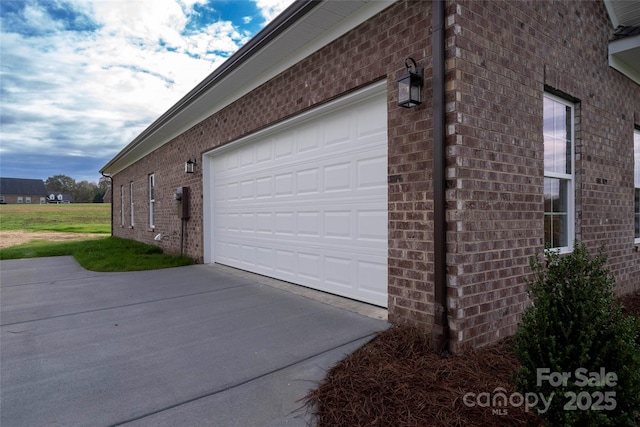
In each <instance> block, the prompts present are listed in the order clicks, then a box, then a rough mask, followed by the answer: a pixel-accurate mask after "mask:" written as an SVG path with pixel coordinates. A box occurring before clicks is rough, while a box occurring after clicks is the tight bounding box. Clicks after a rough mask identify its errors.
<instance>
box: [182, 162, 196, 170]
mask: <svg viewBox="0 0 640 427" xmlns="http://www.w3.org/2000/svg"><path fill="white" fill-rule="evenodd" d="M195 170H196V161H195V160H191V159H189V160H187V161H186V162H185V163H184V171H185V173H193V172H195Z"/></svg>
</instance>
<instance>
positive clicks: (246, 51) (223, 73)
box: [100, 0, 322, 173]
mask: <svg viewBox="0 0 640 427" xmlns="http://www.w3.org/2000/svg"><path fill="white" fill-rule="evenodd" d="M320 3H322V0H296V1H295V2H294V3H293V4H292V5H291V6H289V7H288V8H287V9H285V10H284V11H283V12H282V13H281V14H280V15H278V16H276V17H275V18H274V19H273V21H271V22H270V23H269V24H268V25H267V26H266V27H264V28H263V29H262V30H261V31H260V32H259V33H258V34H257V35H256V36H255V37H253V38H252V39H250V40H249V41H248V42H247V43H246V44H245V45H243V46H242V47H241V48H240V49H238V50H237V51H236V53H234V54H233V55H231V57H229V59H227V60H226V61H225V62H224V63H223V64H222V65H221V66H219V67H218V68H216V69H215V70H214V71H213V72H212V73H211V74H209V76H207V78H205V79H204V80H203V81H202V82H200V83H199V84H198V85H197V86H196V87H195V88H193V89H192V90H191V91H190V92H189V93H187V94H186V95H185V96H184V97H183V98H182V99H180V100H179V101H178V102H177V103H176V104H174V105H173V106H172V107H171V108H170V109H169V110H167V111H166V112H165V113H164V114H163V115H162V116H160V117H159V118H158V119H157V120H156V121H155V122H153V123H152V124H151V125H150V126H149V127H148V128H146V129H145V130H144V131H142V133H141V134H140V135H138V136H137V137H136V138H135V139H134V140H133V141H131V143H129V145H127V146H126V147H125V148H124V149H123V150H122V151H120V152H119V153H118V154H117V155H116V156H115V157H114V158H113V159H111V160H110V161H109V163H107V164H106V165H104V166H103V167H102V169H100V173H102V172H103V171H106V170H108V169H109V168H110V167H111V166H112V165H114V164H115V163H116V162H118V161H119V160H120V159H122V158H123V157H125V156H127V155H128V154H129V153H130V152H131V151H133V150H135V149H136V148H137V147H138V145H139V144H140V143H141V142H142V141H144V140H145V139H146V138H147V137H149V136H150V135H152V134H154V133H155V132H157V131H158V130H159V129H160V128H162V127H163V126H164V125H165V124H166V123H167V122H169V121H170V120H171V119H172V118H173V117H174V116H175V115H176V114H178V113H179V112H180V111H182V109H183V108H185V106H187V105H189V104H190V103H191V102H192V101H193V100H195V99H197V98H199V97H200V96H201V95H203V94H204V93H206V92H207V91H208V90H209V89H211V88H212V87H213V86H215V85H216V84H218V83H219V82H220V81H221V80H222V79H224V78H225V77H227V76H228V75H229V74H231V73H232V72H233V71H235V70H236V69H237V68H238V67H240V66H241V65H242V64H243V63H244V62H246V61H247V60H248V59H249V58H251V57H252V56H253V55H254V54H255V52H258V51H259V50H261V49H262V48H263V47H264V46H265V45H267V44H269V43H270V42H271V41H273V40H274V39H275V38H276V37H278V36H279V35H280V34H282V33H283V32H284V31H285V30H287V29H288V28H289V27H290V26H291V25H293V24H294V23H296V22H297V21H298V20H299V19H300V18H301V17H302V16H304V15H306V14H307V13H308V12H309V11H310V10H311V9H313V8H315V7H316V6H318V5H319V4H320Z"/></svg>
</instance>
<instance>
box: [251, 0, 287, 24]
mask: <svg viewBox="0 0 640 427" xmlns="http://www.w3.org/2000/svg"><path fill="white" fill-rule="evenodd" d="M293 1H294V0H256V6H257V7H258V9H260V13H261V14H262V16H263V17H264V18H265V19H266V20H267V21H271V20H272V19H273V18H275V17H276V16H278V15H279V14H280V13H281V12H282V11H283V10H285V9H286V8H287V7H289V6H290V5H291V4H292V3H293Z"/></svg>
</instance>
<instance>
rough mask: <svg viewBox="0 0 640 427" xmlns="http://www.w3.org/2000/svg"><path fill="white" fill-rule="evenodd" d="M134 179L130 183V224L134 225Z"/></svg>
mask: <svg viewBox="0 0 640 427" xmlns="http://www.w3.org/2000/svg"><path fill="white" fill-rule="evenodd" d="M133 224H134V221H133V181H131V182H130V183H129V225H130V226H131V227H133Z"/></svg>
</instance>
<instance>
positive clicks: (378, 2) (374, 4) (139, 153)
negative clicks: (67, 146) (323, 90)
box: [101, 0, 396, 175]
mask: <svg viewBox="0 0 640 427" xmlns="http://www.w3.org/2000/svg"><path fill="white" fill-rule="evenodd" d="M395 2H396V0H359V1H358V2H354V4H357V5H359V9H358V10H356V11H355V12H353V13H352V14H350V15H349V16H348V17H346V18H341V17H339V16H338V15H335V16H336V22H335V23H333V24H332V26H331V27H330V28H329V29H328V30H326V31H323V32H322V33H321V34H320V35H319V36H317V37H314V38H313V39H312V40H310V41H309V42H307V43H305V44H302V45H301V46H299V47H298V48H297V49H294V50H293V51H291V52H290V53H289V54H288V56H285V57H283V58H281V59H279V60H277V61H274V62H275V65H273V66H271V67H269V68H266V69H261V68H260V67H258V66H256V64H258V63H261V61H262V60H267V61H268V59H269V58H273V57H274V54H276V53H277V52H278V51H280V52H282V50H281V48H280V45H281V43H282V42H283V40H284V39H285V38H286V36H287V35H289V34H290V33H291V32H292V31H294V30H295V29H297V28H300V26H302V27H304V26H305V25H306V24H307V22H308V21H309V20H310V18H311V17H313V16H314V14H317V13H325V14H326V9H324V8H323V6H324V7H325V8H330V7H331V4H332V3H334V2H333V1H331V0H328V1H325V2H323V4H322V5H320V6H318V7H317V8H315V9H313V10H311V11H310V12H309V13H308V14H307V15H305V16H304V17H302V18H301V19H300V20H298V21H297V22H295V23H294V24H293V25H291V27H289V28H288V29H287V30H286V31H284V32H283V33H282V34H280V35H278V36H277V37H276V38H274V40H272V41H271V42H270V43H269V44H268V45H266V46H265V47H264V48H262V49H261V50H260V51H259V52H257V53H255V54H254V55H252V57H251V58H249V59H247V60H246V61H245V62H244V63H242V64H241V65H240V66H238V67H237V68H235V69H234V70H233V71H232V72H231V73H229V74H228V75H227V76H226V77H225V78H224V79H222V80H221V81H219V82H217V83H216V84H215V85H213V86H212V87H211V88H209V89H208V90H207V91H206V92H204V93H202V94H199V95H198V96H197V97H196V98H195V99H194V100H193V101H191V102H189V103H188V104H187V105H185V106H184V107H183V108H181V109H180V110H179V111H177V112H176V113H175V114H174V116H173V117H171V118H170V119H169V120H167V121H166V122H165V123H164V124H162V126H160V127H159V128H158V129H156V130H155V131H154V132H152V133H150V134H149V135H148V136H146V137H144V138H143V139H141V140H140V141H138V142H137V143H136V144H135V145H133V146H131V145H132V144H129V145H128V146H127V147H125V149H123V151H125V150H127V153H126V154H124V155H123V152H122V151H121V152H120V154H118V155H116V157H114V159H113V160H112V161H111V162H109V163H108V164H107V165H106V166H105V167H104V168H103V169H102V170H101V172H102V173H105V174H108V175H115V174H116V173H118V172H120V171H122V170H123V169H125V168H127V167H128V166H131V165H132V164H133V163H135V162H136V161H138V160H140V159H141V158H143V157H144V156H146V155H148V154H150V153H151V152H153V151H155V150H156V149H158V148H160V147H161V146H163V145H164V144H166V143H168V142H170V141H171V140H172V139H174V138H176V137H177V136H179V135H181V134H182V133H184V132H186V131H187V130H189V129H190V128H192V127H193V126H195V125H197V124H198V123H200V122H202V121H203V120H205V119H206V118H208V117H210V116H211V115H213V114H215V113H216V112H218V111H220V110H222V109H223V108H225V107H226V106H228V105H229V104H231V103H233V102H234V101H237V100H238V99H240V98H242V97H243V96H245V95H247V94H248V93H249V92H251V91H252V90H254V89H256V88H258V87H259V86H260V85H262V84H264V83H266V82H267V81H269V80H271V79H272V78H274V77H275V76H277V75H278V74H280V73H282V72H283V71H285V70H287V69H288V68H290V67H292V66H294V65H295V64H297V63H298V62H300V61H301V60H303V59H304V58H306V57H308V56H309V55H311V54H313V53H314V52H316V51H318V50H320V49H321V48H322V47H324V46H326V45H328V44H329V43H331V42H333V41H334V40H336V39H338V38H339V37H341V36H343V35H344V34H346V33H347V32H349V31H351V30H352V29H354V28H356V27H357V26H358V25H360V24H362V23H363V22H366V21H367V20H368V19H371V18H372V17H374V16H375V15H377V14H378V13H380V12H382V11H383V10H384V9H386V8H387V7H389V6H390V5H392V4H393V3H395ZM335 3H336V4H339V3H340V2H335ZM117 157H119V158H117ZM116 158H117V160H116Z"/></svg>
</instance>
